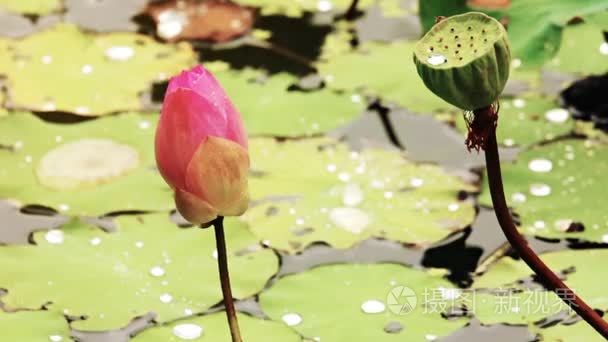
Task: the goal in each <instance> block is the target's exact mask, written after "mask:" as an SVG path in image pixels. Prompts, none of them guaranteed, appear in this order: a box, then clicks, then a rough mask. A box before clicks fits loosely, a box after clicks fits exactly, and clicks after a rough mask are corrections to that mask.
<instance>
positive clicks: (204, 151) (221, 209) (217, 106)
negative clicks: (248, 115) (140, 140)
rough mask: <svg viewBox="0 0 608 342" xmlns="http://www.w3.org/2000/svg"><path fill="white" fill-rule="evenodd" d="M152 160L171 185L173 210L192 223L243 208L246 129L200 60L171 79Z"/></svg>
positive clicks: (245, 199) (238, 212) (245, 198)
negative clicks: (199, 63)
mask: <svg viewBox="0 0 608 342" xmlns="http://www.w3.org/2000/svg"><path fill="white" fill-rule="evenodd" d="M156 164H157V165H158V169H159V171H160V173H161V175H162V176H163V178H164V179H165V181H166V182H167V183H169V185H170V186H171V187H172V188H173V190H174V191H175V204H176V206H177V210H178V211H179V212H180V213H181V214H182V216H184V218H186V219H187V220H188V221H190V222H192V223H194V224H201V223H206V222H210V221H212V220H213V219H215V218H216V217H217V216H238V215H241V214H243V213H244V212H245V210H246V209H247V205H248V202H249V195H248V190H247V174H248V171H249V154H248V152H247V134H246V133H245V129H244V128H243V122H242V120H241V117H240V115H239V112H238V111H237V110H236V109H235V108H234V106H233V105H232V103H231V102H230V100H229V99H228V97H227V96H226V93H225V92H224V90H223V89H222V87H221V86H220V85H219V83H218V82H217V80H216V79H215V77H213V75H212V74H211V73H210V72H209V71H207V70H206V69H205V68H203V67H202V66H200V65H199V66H197V67H195V68H194V69H192V70H190V71H184V72H182V73H181V74H180V75H178V76H176V77H173V78H172V79H171V82H169V87H168V89H167V92H166V94H165V100H164V103H163V109H162V113H161V116H160V121H159V123H158V128H157V130H156Z"/></svg>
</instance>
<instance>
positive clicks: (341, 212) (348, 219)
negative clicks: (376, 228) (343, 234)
mask: <svg viewBox="0 0 608 342" xmlns="http://www.w3.org/2000/svg"><path fill="white" fill-rule="evenodd" d="M329 219H330V220H331V221H332V223H333V224H335V225H336V226H338V227H339V228H342V229H344V230H346V231H348V232H351V233H353V234H361V232H363V230H364V229H365V228H366V227H367V226H368V225H369V224H370V222H371V219H370V217H369V215H368V214H367V213H366V212H364V211H363V210H360V209H357V208H334V209H332V210H331V211H330V212H329Z"/></svg>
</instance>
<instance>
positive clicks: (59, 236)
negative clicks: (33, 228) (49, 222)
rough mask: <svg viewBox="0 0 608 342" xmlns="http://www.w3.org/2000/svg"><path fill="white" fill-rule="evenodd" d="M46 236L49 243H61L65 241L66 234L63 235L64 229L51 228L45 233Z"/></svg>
mask: <svg viewBox="0 0 608 342" xmlns="http://www.w3.org/2000/svg"><path fill="white" fill-rule="evenodd" d="M44 238H45V239H46V241H47V242H48V243H51V244H53V245H59V244H62V243H63V240H64V238H65V236H64V235H63V231H62V230H59V229H51V230H49V231H48V232H46V234H44Z"/></svg>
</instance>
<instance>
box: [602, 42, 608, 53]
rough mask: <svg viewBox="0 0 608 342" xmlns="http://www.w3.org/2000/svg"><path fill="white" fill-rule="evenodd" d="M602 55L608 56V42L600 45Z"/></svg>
mask: <svg viewBox="0 0 608 342" xmlns="http://www.w3.org/2000/svg"><path fill="white" fill-rule="evenodd" d="M600 53H601V54H602V55H605V56H608V43H607V42H603V43H602V44H600Z"/></svg>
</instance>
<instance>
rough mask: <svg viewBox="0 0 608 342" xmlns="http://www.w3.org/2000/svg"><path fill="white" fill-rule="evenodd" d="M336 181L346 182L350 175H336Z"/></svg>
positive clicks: (344, 173)
mask: <svg viewBox="0 0 608 342" xmlns="http://www.w3.org/2000/svg"><path fill="white" fill-rule="evenodd" d="M338 179H339V180H341V181H343V182H348V181H349V180H350V174H349V173H348V172H340V173H339V174H338Z"/></svg>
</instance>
